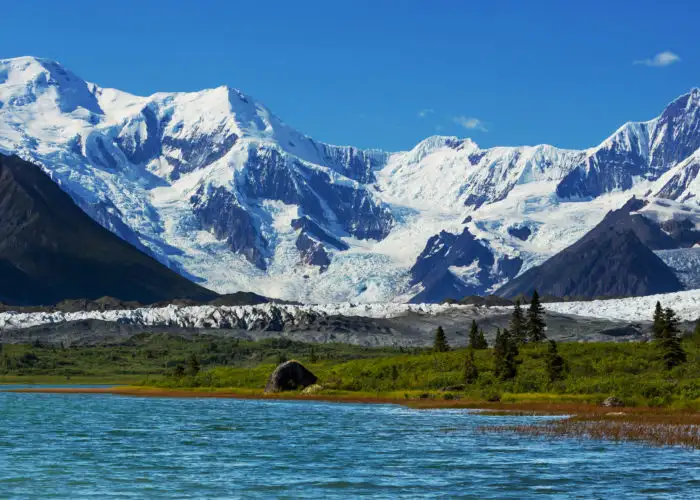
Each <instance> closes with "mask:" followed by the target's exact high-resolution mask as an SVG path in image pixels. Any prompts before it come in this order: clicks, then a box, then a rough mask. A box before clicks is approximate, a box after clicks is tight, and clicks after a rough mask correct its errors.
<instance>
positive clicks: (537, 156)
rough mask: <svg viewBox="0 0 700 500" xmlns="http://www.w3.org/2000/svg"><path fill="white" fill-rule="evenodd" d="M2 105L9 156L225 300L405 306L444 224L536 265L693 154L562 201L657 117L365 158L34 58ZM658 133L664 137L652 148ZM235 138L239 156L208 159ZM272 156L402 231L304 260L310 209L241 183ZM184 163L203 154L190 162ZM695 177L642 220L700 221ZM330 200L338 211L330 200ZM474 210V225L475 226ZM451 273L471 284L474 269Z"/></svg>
mask: <svg viewBox="0 0 700 500" xmlns="http://www.w3.org/2000/svg"><path fill="white" fill-rule="evenodd" d="M690 101H691V100H689V104H688V106H690ZM693 102H695V101H693ZM0 103H1V104H2V105H1V106H0V151H2V152H5V153H17V154H19V155H20V156H22V157H24V158H25V159H28V160H30V161H33V162H35V163H38V164H39V165H41V166H43V168H44V169H45V170H47V171H48V172H49V173H50V175H51V176H52V178H53V179H54V180H55V181H56V182H57V183H58V184H59V185H60V186H61V187H62V188H63V189H64V190H65V191H67V192H68V193H69V194H70V195H71V196H72V197H73V199H74V200H76V202H77V203H78V204H79V205H80V206H81V208H83V210H85V211H86V212H87V213H88V214H89V215H91V216H92V217H93V218H94V219H96V220H97V221H98V222H100V223H101V224H102V225H104V226H105V227H107V228H108V229H110V230H112V231H114V232H116V233H117V234H118V235H120V236H121V237H122V238H124V239H126V240H127V241H130V242H132V243H134V244H136V245H138V246H139V247H140V248H144V249H148V251H149V252H150V253H151V254H152V255H154V256H155V257H156V258H158V259H159V260H160V261H162V262H163V263H165V264H166V265H169V266H170V267H172V268H174V269H178V270H180V271H181V272H182V273H183V274H185V275H187V276H189V277H194V278H196V279H198V280H199V281H201V283H202V284H203V285H205V286H207V287H209V288H211V289H213V290H215V291H218V292H234V291H238V290H246V291H253V292H257V293H260V294H263V295H268V296H273V297H279V298H283V299H290V300H298V301H303V302H308V303H322V302H323V303H325V302H339V303H341V302H347V301H354V302H391V301H397V302H398V301H405V300H407V299H408V298H410V297H411V295H412V294H413V293H415V289H414V288H412V287H411V285H410V273H409V271H410V268H411V267H412V266H413V265H414V263H415V261H416V258H417V256H418V255H419V254H420V253H421V251H422V250H423V249H424V248H425V244H426V242H427V241H428V239H429V238H430V237H432V236H434V235H436V234H438V233H439V232H440V231H448V232H451V233H455V234H458V233H461V232H462V230H463V228H464V227H465V225H466V227H468V228H469V230H470V231H471V232H472V233H473V234H474V235H475V236H476V237H477V238H480V239H482V240H484V241H486V242H488V245H489V247H490V248H491V250H492V251H493V252H494V254H495V256H496V259H498V258H500V257H502V256H510V257H517V256H519V257H521V258H522V259H523V261H524V265H523V267H522V269H521V272H524V271H525V270H527V269H528V268H530V267H532V266H534V265H537V264H539V263H541V262H543V261H544V260H546V259H547V258H548V257H550V256H551V255H553V254H555V253H556V252H558V251H560V250H562V249H563V248H565V247H566V246H568V245H570V244H572V243H573V242H575V241H576V240H577V239H578V238H580V237H581V236H583V234H585V233H586V232H587V231H588V230H590V229H591V228H592V227H593V226H594V225H596V224H597V223H598V222H599V221H600V220H601V219H602V218H603V216H604V215H605V213H607V211H609V210H612V209H615V208H618V207H620V206H621V205H622V204H624V203H625V202H626V201H627V200H628V199H629V198H630V197H631V196H632V195H637V196H638V197H645V196H647V193H657V192H658V191H659V190H660V189H661V188H662V187H663V185H664V182H666V181H668V180H670V179H671V178H672V177H673V175H675V174H682V173H683V172H691V170H690V166H692V165H691V164H692V162H691V160H688V161H686V162H685V163H684V162H680V163H679V164H678V165H677V166H676V165H668V166H667V167H668V172H667V174H665V175H664V176H662V177H661V179H659V180H658V181H654V180H653V179H650V180H648V179H645V178H640V179H636V180H635V184H634V186H633V188H632V189H628V190H625V191H618V192H613V193H609V194H604V195H602V196H599V197H597V198H595V199H592V200H590V199H585V200H564V199H561V198H559V197H558V196H557V195H556V189H557V185H558V183H559V182H560V181H561V180H562V179H563V178H564V177H565V176H566V175H567V174H569V173H570V172H571V171H572V170H573V169H575V168H577V166H580V165H582V164H584V163H585V162H586V161H588V160H590V158H591V155H593V154H595V153H596V151H599V150H601V149H609V148H611V147H612V146H613V145H614V144H618V145H622V146H623V147H624V148H627V149H634V150H635V151H636V152H637V153H639V154H641V155H642V156H644V157H645V158H646V157H648V154H649V151H650V150H654V149H655V148H660V147H662V146H663V143H662V142H658V141H659V140H660V139H659V137H660V131H661V127H660V126H659V127H656V123H657V121H658V119H655V120H651V121H649V122H644V123H629V124H625V125H624V126H623V127H621V128H620V129H619V130H618V131H617V132H616V134H613V135H612V136H611V137H610V138H609V139H607V140H606V141H604V142H603V143H602V144H601V145H599V146H597V147H594V148H591V149H588V150H584V151H574V150H564V149H559V148H556V147H553V146H550V145H539V146H523V147H497V148H491V149H481V148H479V146H478V145H477V144H476V143H474V142H473V141H471V140H470V139H460V138H457V137H442V136H434V137H429V138H427V139H425V140H424V141H422V142H420V143H419V144H418V145H416V146H415V147H414V148H413V149H412V150H410V151H404V152H396V153H385V152H382V151H376V150H367V151H360V150H356V149H355V148H352V147H349V146H332V145H327V144H322V143H318V142H315V141H314V140H313V139H311V138H310V137H308V136H306V135H304V134H302V133H300V132H298V131H296V130H294V129H293V128H292V127H290V126H288V125H287V124H286V123H284V122H283V121H282V120H280V119H279V118H278V117H276V116H275V115H274V114H273V113H272V112H270V111H269V110H268V109H267V108H266V107H265V106H263V105H262V104H260V103H259V102H257V101H256V100H255V99H253V98H252V97H250V96H248V95H246V94H244V93H242V92H241V91H239V90H236V89H232V88H229V87H225V86H223V87H218V88H215V89H209V90H204V91H201V92H188V93H184V92H180V93H157V94H153V95H151V96H147V97H141V96H134V95H131V94H128V93H126V92H121V91H119V90H115V89H109V88H102V87H100V86H98V85H95V84H93V83H89V82H85V81H84V80H82V79H81V78H79V77H78V76H76V75H74V74H72V73H71V72H69V71H68V70H65V69H64V68H62V67H61V66H60V65H59V64H57V63H54V62H52V61H47V60H43V59H36V58H31V57H24V58H16V59H6V60H0ZM149 116H151V117H152V118H149ZM664 126H665V125H664ZM154 127H155V128H154ZM652 131H656V134H657V135H655V136H654V137H655V138H656V139H655V140H656V141H657V142H655V143H654V144H653V145H649V144H648V141H649V137H651V136H650V134H651V133H652ZM661 135H662V134H661ZM234 136H235V138H236V140H235V141H233V142H232V145H231V146H230V148H228V149H227V150H222V151H221V153H222V154H221V155H220V157H216V158H213V159H212V158H210V153H211V152H212V151H218V149H217V148H219V147H221V145H222V144H228V142H227V141H230V140H231V138H232V137H234ZM120 144H121V146H120ZM650 148H651V149H650ZM637 150H639V151H637ZM271 151H274V152H275V153H277V154H279V155H280V156H281V157H282V159H283V162H284V163H285V166H286V167H289V168H290V169H297V170H296V171H297V172H305V173H308V172H318V171H322V172H325V173H326V174H328V176H329V181H328V182H329V183H330V184H336V185H343V186H348V187H352V188H353V189H366V191H367V193H368V196H371V197H373V198H374V199H376V200H379V201H381V202H382V203H384V205H385V206H386V208H387V209H388V210H390V212H391V214H392V216H393V219H394V221H395V223H394V225H393V227H392V229H391V231H390V233H389V235H388V236H387V237H386V238H384V239H383V240H381V241H375V240H370V239H366V240H360V239H357V238H353V237H352V236H351V235H348V234H347V233H346V232H344V231H343V230H342V229H341V228H340V227H339V225H336V226H333V225H332V224H330V225H331V226H332V227H327V229H329V230H331V232H332V233H333V235H334V236H335V237H337V238H340V239H342V240H343V241H345V242H346V243H347V244H348V245H349V246H350V249H349V250H347V251H343V252H339V251H333V250H329V252H330V254H331V258H332V263H331V265H330V266H329V268H328V270H327V271H326V272H324V273H320V272H319V270H318V268H315V267H313V266H308V265H305V264H302V263H301V262H300V259H299V256H298V252H297V251H296V249H295V247H294V245H295V241H296V237H297V234H298V233H297V232H296V231H293V230H292V228H291V226H290V224H291V220H292V219H294V218H296V217H299V216H301V215H304V214H303V213H302V211H301V210H300V207H299V206H297V205H294V204H289V205H286V204H284V203H282V202H280V201H275V200H267V199H250V198H246V196H245V195H244V193H242V188H241V184H240V181H239V179H238V177H239V176H240V174H241V172H242V171H243V169H244V166H245V164H246V161H247V159H248V158H249V156H250V155H251V154H252V153H255V154H258V155H265V154H270V152H271ZM356 153H361V154H362V155H364V156H363V157H362V160H358V161H362V162H364V163H365V166H367V168H368V169H369V170H370V171H371V172H370V176H374V177H375V178H374V179H370V180H369V181H367V182H366V183H364V184H363V182H365V181H364V180H362V181H360V180H358V177H357V176H355V177H353V175H355V174H354V173H353V172H350V171H349V167H348V165H349V162H350V160H351V159H352V158H353V156H352V155H353V154H356ZM188 155H191V156H193V157H194V159H192V160H191V161H189V162H188V161H186V159H187V157H188ZM698 155H699V154H698V153H697V152H696V155H695V159H697V158H698V157H700V156H698ZM338 159H340V161H338ZM343 160H344V161H345V162H346V163H342V161H343ZM693 161H694V160H693ZM182 163H184V164H185V167H186V168H181V166H179V165H180V164H182ZM588 166H589V167H590V162H589V163H588ZM686 177H687V178H686ZM686 177H683V179H684V183H685V184H684V186H685V187H684V191H683V196H682V197H683V199H687V200H689V201H684V202H683V203H681V202H680V201H679V202H672V203H671V204H670V206H669V207H662V206H660V205H658V204H657V203H655V204H652V205H650V206H648V207H647V208H645V209H644V210H643V211H642V213H643V214H644V215H645V216H649V217H657V218H664V220H665V219H666V218H670V217H673V216H675V214H678V213H681V212H683V213H692V214H694V213H695V212H698V220H699V221H700V209H699V208H698V205H697V201H696V200H697V198H693V197H692V196H693V195H694V193H696V192H699V191H700V184H698V181H697V180H696V179H695V178H692V179H691V178H690V177H692V176H691V175H690V173H688V174H686ZM300 178H303V175H301V176H300ZM200 187H204V188H209V187H222V188H224V189H225V190H227V191H228V192H230V193H232V194H233V195H235V199H236V200H239V202H240V203H241V205H242V206H243V207H244V208H245V209H246V210H248V211H249V213H251V214H252V215H253V217H254V218H255V219H256V221H258V222H259V224H260V231H261V232H262V233H263V234H264V235H265V237H266V238H267V239H268V241H269V243H270V244H269V255H268V257H269V259H268V260H269V262H268V268H267V270H265V271H263V270H261V269H259V268H257V267H255V266H254V265H253V264H251V263H250V262H248V261H247V260H246V259H245V258H244V257H243V256H242V255H240V254H236V253H233V252H232V251H231V250H230V249H229V247H228V246H227V244H226V242H225V241H223V240H219V239H217V238H216V237H215V236H214V235H213V234H212V233H211V232H209V231H205V230H203V229H202V228H201V226H200V224H199V222H198V220H197V218H196V216H195V214H194V212H193V207H192V204H191V202H190V198H191V197H192V195H193V194H194V193H195V192H197V190H198V189H199V188H200ZM204 191H205V192H206V189H204ZM689 197H690V198H689ZM654 199H656V198H654ZM664 202H665V201H664ZM320 203H321V205H322V208H323V209H324V210H325V211H326V212H328V213H329V214H330V212H331V210H330V208H332V207H330V206H329V204H330V203H333V201H332V200H325V199H322V200H321V201H320ZM689 211H690V212H689ZM467 216H471V218H472V220H471V222H469V223H466V224H465V223H464V222H463V221H464V220H465V218H466V217H467ZM329 220H332V217H329ZM514 225H517V226H527V227H529V228H530V229H531V231H532V235H531V236H530V237H529V238H528V239H527V240H526V241H521V240H519V239H518V238H515V237H513V236H512V235H510V234H509V233H508V228H509V227H512V226H514ZM451 270H452V271H453V272H454V274H455V275H456V276H460V277H462V278H463V279H464V280H467V281H469V280H473V279H474V274H475V269H471V268H464V269H457V268H453V269H451ZM691 278H692V277H691ZM691 278H688V279H691Z"/></svg>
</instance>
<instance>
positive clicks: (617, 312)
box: [544, 290, 700, 322]
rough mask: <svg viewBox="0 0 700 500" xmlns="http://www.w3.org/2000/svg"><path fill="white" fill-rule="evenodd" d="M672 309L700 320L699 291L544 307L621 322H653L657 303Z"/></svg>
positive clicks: (560, 303) (548, 309) (559, 303)
mask: <svg viewBox="0 0 700 500" xmlns="http://www.w3.org/2000/svg"><path fill="white" fill-rule="evenodd" d="M657 301H658V302H661V305H662V306H663V307H671V308H673V310H674V311H676V313H677V314H678V317H679V318H680V319H681V320H682V321H695V320H697V319H698V318H700V290H687V291H683V292H676V293H667V294H659V295H647V296H644V297H631V298H626V299H610V300H592V301H589V302H555V303H548V304H544V307H545V309H546V310H547V311H553V312H558V313H563V314H575V315H577V316H589V317H592V318H603V319H611V320H622V321H631V322H638V321H651V316H652V313H653V311H654V306H655V305H656V302H657Z"/></svg>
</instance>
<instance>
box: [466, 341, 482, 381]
mask: <svg viewBox="0 0 700 500" xmlns="http://www.w3.org/2000/svg"><path fill="white" fill-rule="evenodd" d="M478 378H479V370H478V369H477V367H476V361H475V360H474V349H473V348H471V347H470V348H469V349H467V357H466V358H465V359H464V383H465V384H467V385H469V384H473V383H474V382H476V379H478Z"/></svg>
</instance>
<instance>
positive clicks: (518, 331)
mask: <svg viewBox="0 0 700 500" xmlns="http://www.w3.org/2000/svg"><path fill="white" fill-rule="evenodd" d="M509 326H510V334H511V335H512V336H513V339H514V340H515V341H516V342H517V343H518V344H524V343H525V342H527V330H526V328H525V326H526V324H525V315H524V314H523V308H522V307H521V306H520V299H517V300H516V301H515V306H514V307H513V315H512V316H511V318H510V325H509Z"/></svg>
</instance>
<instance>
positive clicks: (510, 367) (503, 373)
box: [493, 328, 518, 380]
mask: <svg viewBox="0 0 700 500" xmlns="http://www.w3.org/2000/svg"><path fill="white" fill-rule="evenodd" d="M517 356H518V345H517V343H516V342H515V341H514V339H513V337H512V335H511V333H510V332H509V331H508V330H507V329H505V328H504V329H503V331H502V332H501V331H500V330H499V331H498V332H497V333H496V343H495V344H494V348H493V357H494V365H495V372H496V376H497V377H498V378H500V379H501V380H511V379H514V378H515V375H517V371H518V362H517V360H516V357H517Z"/></svg>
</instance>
